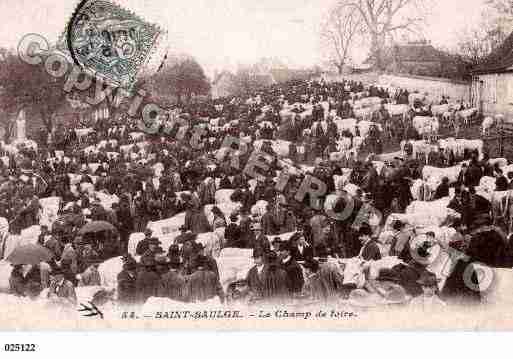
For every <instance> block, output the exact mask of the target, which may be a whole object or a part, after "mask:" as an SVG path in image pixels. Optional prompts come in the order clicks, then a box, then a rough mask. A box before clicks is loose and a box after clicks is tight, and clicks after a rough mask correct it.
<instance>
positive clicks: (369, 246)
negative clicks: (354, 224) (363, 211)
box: [358, 223, 381, 261]
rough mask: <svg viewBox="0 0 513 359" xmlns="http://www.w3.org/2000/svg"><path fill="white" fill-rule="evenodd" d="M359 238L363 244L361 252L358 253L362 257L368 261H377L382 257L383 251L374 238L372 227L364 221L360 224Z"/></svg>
mask: <svg viewBox="0 0 513 359" xmlns="http://www.w3.org/2000/svg"><path fill="white" fill-rule="evenodd" d="M358 238H359V239H360V242H361V244H362V248H361V249H360V254H359V255H358V256H359V257H360V258H362V259H363V260H366V261H370V260H375V261H377V260H380V259H381V252H380V250H379V247H378V244H377V243H376V241H375V240H373V239H372V229H371V227H370V226H369V225H368V224H367V223H364V224H362V225H361V226H360V230H359V231H358Z"/></svg>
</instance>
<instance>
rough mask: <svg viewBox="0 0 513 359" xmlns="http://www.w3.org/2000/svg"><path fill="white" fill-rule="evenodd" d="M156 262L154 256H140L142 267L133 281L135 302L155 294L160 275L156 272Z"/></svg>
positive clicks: (142, 300) (144, 300)
mask: <svg viewBox="0 0 513 359" xmlns="http://www.w3.org/2000/svg"><path fill="white" fill-rule="evenodd" d="M156 264H157V263H156V261H155V257H150V256H146V257H141V266H142V268H141V269H140V271H139V272H138V273H137V279H136V282H135V288H136V301H137V303H145V302H146V300H148V298H150V297H155V296H156V295H157V288H158V286H159V282H160V276H159V275H158V273H157V272H156Z"/></svg>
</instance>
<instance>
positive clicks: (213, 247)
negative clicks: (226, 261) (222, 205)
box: [167, 231, 224, 258]
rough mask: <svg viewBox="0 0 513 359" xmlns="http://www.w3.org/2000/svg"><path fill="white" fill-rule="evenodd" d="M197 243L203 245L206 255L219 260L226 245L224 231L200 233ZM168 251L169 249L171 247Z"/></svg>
mask: <svg viewBox="0 0 513 359" xmlns="http://www.w3.org/2000/svg"><path fill="white" fill-rule="evenodd" d="M196 242H197V243H201V244H202V245H203V247H204V248H205V253H206V254H208V255H211V256H212V257H214V258H217V257H219V255H220V253H221V248H222V247H223V244H224V243H223V242H224V231H222V232H220V231H216V232H207V233H200V234H198V235H197V236H196ZM167 249H169V246H168V247H167Z"/></svg>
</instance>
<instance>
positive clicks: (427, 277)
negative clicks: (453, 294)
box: [410, 273, 446, 310]
mask: <svg viewBox="0 0 513 359" xmlns="http://www.w3.org/2000/svg"><path fill="white" fill-rule="evenodd" d="M417 283H418V284H419V285H420V286H421V287H422V295H419V296H418V297H415V298H413V299H412V300H411V302H410V306H412V307H413V308H415V309H421V310H432V309H434V308H440V307H445V306H446V304H445V302H443V301H442V300H441V299H440V297H438V295H437V294H436V293H437V292H438V280H437V278H436V276H435V275H434V274H433V273H424V274H423V275H422V276H421V277H420V278H419V279H418V280H417Z"/></svg>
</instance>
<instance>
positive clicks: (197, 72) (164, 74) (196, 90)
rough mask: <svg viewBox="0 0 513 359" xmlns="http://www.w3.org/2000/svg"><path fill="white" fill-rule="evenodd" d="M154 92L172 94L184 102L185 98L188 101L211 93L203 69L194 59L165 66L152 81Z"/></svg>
mask: <svg viewBox="0 0 513 359" xmlns="http://www.w3.org/2000/svg"><path fill="white" fill-rule="evenodd" d="M150 82H151V83H152V87H153V91H155V92H157V93H159V92H160V93H162V94H163V95H165V94H170V95H174V96H176V97H177V99H178V102H182V98H183V97H184V96H185V97H186V98H187V100H188V101H190V100H191V98H192V96H193V95H206V94H208V93H209V91H210V82H209V81H208V79H207V77H206V75H205V72H204V71H203V68H202V67H201V66H200V65H199V64H198V62H196V60H194V59H193V58H187V59H184V60H182V61H180V62H178V63H176V64H174V65H172V66H164V67H163V68H162V70H161V71H160V72H157V73H156V74H155V75H153V76H152V77H151V79H150Z"/></svg>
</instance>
